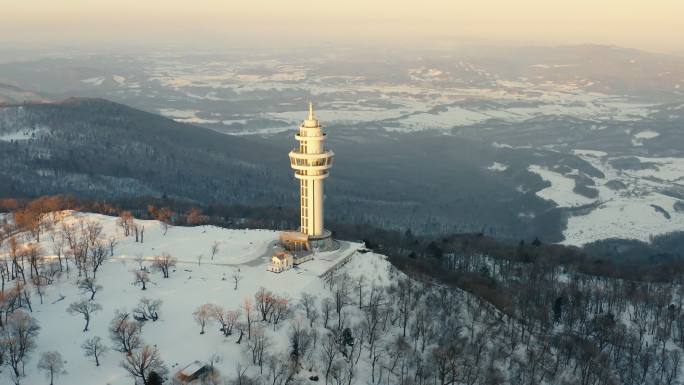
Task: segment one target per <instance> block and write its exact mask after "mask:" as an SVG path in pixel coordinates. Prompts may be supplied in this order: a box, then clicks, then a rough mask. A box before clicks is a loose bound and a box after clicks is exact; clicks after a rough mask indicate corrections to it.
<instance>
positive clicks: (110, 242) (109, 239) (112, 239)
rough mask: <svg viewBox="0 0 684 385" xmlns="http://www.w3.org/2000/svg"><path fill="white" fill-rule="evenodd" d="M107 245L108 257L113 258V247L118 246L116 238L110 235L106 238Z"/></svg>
mask: <svg viewBox="0 0 684 385" xmlns="http://www.w3.org/2000/svg"><path fill="white" fill-rule="evenodd" d="M107 244H108V245H109V256H110V257H113V256H114V247H116V245H118V244H119V240H118V239H117V238H116V236H114V235H111V236H109V237H107Z"/></svg>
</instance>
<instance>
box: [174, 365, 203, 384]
mask: <svg viewBox="0 0 684 385" xmlns="http://www.w3.org/2000/svg"><path fill="white" fill-rule="evenodd" d="M210 371H211V367H210V366H209V365H206V364H203V363H201V362H199V361H194V362H192V363H190V364H188V365H186V366H185V367H183V368H182V369H181V370H179V371H178V372H176V376H175V377H176V380H177V383H179V384H183V385H187V384H193V383H195V381H196V380H201V379H202V377H204V376H205V375H206V374H207V373H209V372H210ZM197 383H199V381H197Z"/></svg>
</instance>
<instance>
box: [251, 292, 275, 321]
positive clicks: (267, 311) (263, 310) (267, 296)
mask: <svg viewBox="0 0 684 385" xmlns="http://www.w3.org/2000/svg"><path fill="white" fill-rule="evenodd" d="M254 301H255V303H256V308H257V310H258V311H259V313H260V314H261V320H262V321H266V320H267V319H268V317H269V316H270V315H271V312H272V311H273V306H274V305H275V301H274V300H273V293H272V292H271V291H270V290H266V289H265V288H264V287H260V288H259V290H258V291H257V292H256V294H254Z"/></svg>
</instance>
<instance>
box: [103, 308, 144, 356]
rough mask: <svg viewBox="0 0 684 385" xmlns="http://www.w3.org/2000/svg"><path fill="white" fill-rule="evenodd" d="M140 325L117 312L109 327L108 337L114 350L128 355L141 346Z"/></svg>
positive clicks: (126, 315)
mask: <svg viewBox="0 0 684 385" xmlns="http://www.w3.org/2000/svg"><path fill="white" fill-rule="evenodd" d="M140 334H141V326H140V323H139V322H137V321H134V320H131V319H130V314H129V313H126V312H122V311H119V310H117V311H116V314H115V315H114V319H112V321H111V323H110V325H109V336H110V338H111V339H112V342H113V343H114V348H115V349H116V350H118V351H120V352H122V353H130V352H131V351H133V350H134V349H137V348H139V347H140V345H141V344H142V339H141V336H140Z"/></svg>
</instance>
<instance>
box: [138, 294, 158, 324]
mask: <svg viewBox="0 0 684 385" xmlns="http://www.w3.org/2000/svg"><path fill="white" fill-rule="evenodd" d="M161 305H162V301H161V300H160V299H149V298H147V297H143V298H141V299H140V302H138V306H136V307H135V309H133V318H135V319H136V320H137V321H147V320H152V322H155V321H157V320H158V319H159V308H160V307H161Z"/></svg>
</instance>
